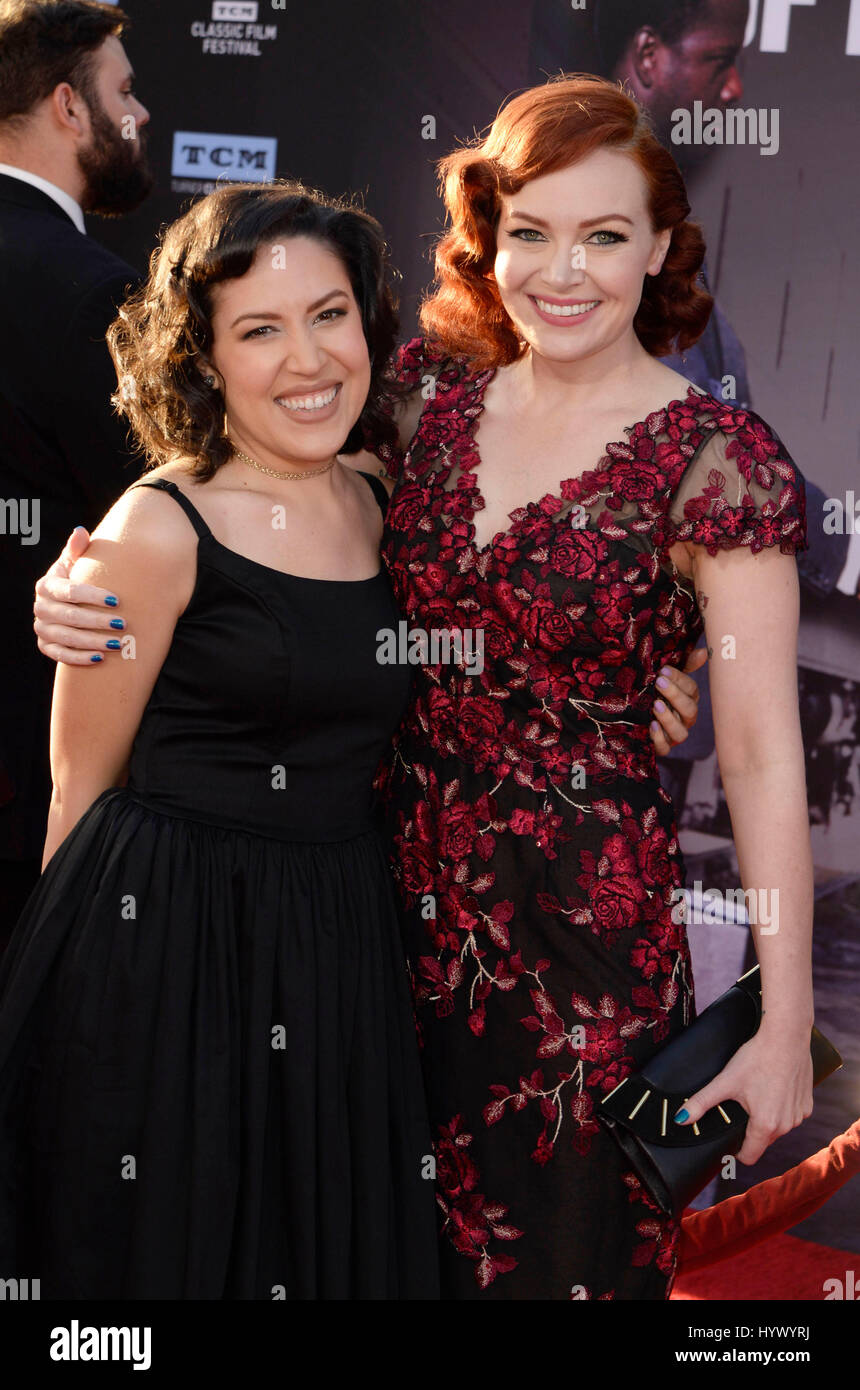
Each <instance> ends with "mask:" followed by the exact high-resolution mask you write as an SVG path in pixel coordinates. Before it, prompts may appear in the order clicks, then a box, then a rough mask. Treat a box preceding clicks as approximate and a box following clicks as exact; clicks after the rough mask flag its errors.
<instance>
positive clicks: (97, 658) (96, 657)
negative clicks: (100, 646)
mask: <svg viewBox="0 0 860 1390" xmlns="http://www.w3.org/2000/svg"><path fill="white" fill-rule="evenodd" d="M90 661H101V657H100V656H91V657H90Z"/></svg>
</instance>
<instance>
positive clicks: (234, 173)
mask: <svg viewBox="0 0 860 1390" xmlns="http://www.w3.org/2000/svg"><path fill="white" fill-rule="evenodd" d="M277 150H278V142H277V140H276V139H275V138H274V137H273V136H268V135H210V134H208V133H207V134H201V132H200V131H196V130H177V131H175V132H174V135H173V164H172V168H171V173H172V175H173V177H174V178H181V179H187V178H192V179H227V180H229V179H235V180H237V181H245V180H248V181H249V182H254V183H267V182H268V181H269V179H273V178H274V177H275V159H276V156H277Z"/></svg>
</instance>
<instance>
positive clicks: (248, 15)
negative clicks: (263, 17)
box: [212, 0, 260, 24]
mask: <svg viewBox="0 0 860 1390" xmlns="http://www.w3.org/2000/svg"><path fill="white" fill-rule="evenodd" d="M259 8H260V6H259V5H258V4H257V0H247V3H245V0H213V4H212V18H213V19H248V20H250V21H251V23H252V24H253V23H254V21H255V20H256V18H257V11H258V10H259Z"/></svg>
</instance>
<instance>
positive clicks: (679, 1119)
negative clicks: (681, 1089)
mask: <svg viewBox="0 0 860 1390" xmlns="http://www.w3.org/2000/svg"><path fill="white" fill-rule="evenodd" d="M689 1118H690V1112H689V1110H688V1109H687V1107H686V1105H682V1106H681V1109H680V1110H679V1111H678V1113H677V1114H676V1115H674V1116H673V1119H674V1121H675V1124H676V1125H682V1124H683V1123H684V1121H685V1120H689Z"/></svg>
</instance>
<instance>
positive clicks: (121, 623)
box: [110, 618, 125, 627]
mask: <svg viewBox="0 0 860 1390" xmlns="http://www.w3.org/2000/svg"><path fill="white" fill-rule="evenodd" d="M110 626H111V627H125V618H111V620H110Z"/></svg>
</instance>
